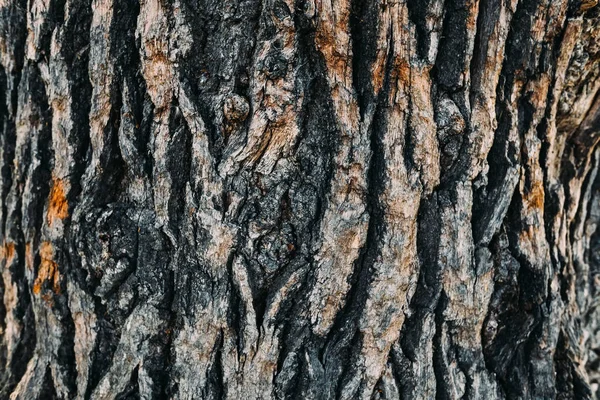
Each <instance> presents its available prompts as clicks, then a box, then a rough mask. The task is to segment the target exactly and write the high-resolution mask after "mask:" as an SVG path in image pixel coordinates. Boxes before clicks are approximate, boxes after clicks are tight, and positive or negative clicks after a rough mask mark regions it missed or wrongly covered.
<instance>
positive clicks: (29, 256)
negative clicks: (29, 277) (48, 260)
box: [25, 242, 33, 270]
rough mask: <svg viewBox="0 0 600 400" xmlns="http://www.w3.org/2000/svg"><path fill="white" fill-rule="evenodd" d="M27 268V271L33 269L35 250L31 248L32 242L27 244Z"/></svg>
mask: <svg viewBox="0 0 600 400" xmlns="http://www.w3.org/2000/svg"><path fill="white" fill-rule="evenodd" d="M25 266H26V267H27V269H29V270H32V269H33V249H32V248H31V242H27V243H26V244H25Z"/></svg>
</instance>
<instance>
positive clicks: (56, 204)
mask: <svg viewBox="0 0 600 400" xmlns="http://www.w3.org/2000/svg"><path fill="white" fill-rule="evenodd" d="M68 216H69V204H68V203H67V197H66V195H65V186H64V181H63V180H62V179H56V178H54V179H53V180H52V190H50V198H49V201H48V225H52V223H53V222H54V220H55V219H57V218H58V219H61V220H62V219H65V218H67V217H68Z"/></svg>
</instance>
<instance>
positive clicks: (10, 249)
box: [2, 242, 15, 265]
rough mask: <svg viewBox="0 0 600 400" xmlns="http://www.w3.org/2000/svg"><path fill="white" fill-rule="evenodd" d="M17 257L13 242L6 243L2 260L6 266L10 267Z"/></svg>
mask: <svg viewBox="0 0 600 400" xmlns="http://www.w3.org/2000/svg"><path fill="white" fill-rule="evenodd" d="M14 257H15V244H14V243H12V242H9V243H4V247H3V248H2V258H3V259H4V261H5V264H4V265H10V264H11V263H12V261H13V259H14Z"/></svg>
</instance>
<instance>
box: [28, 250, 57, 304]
mask: <svg viewBox="0 0 600 400" xmlns="http://www.w3.org/2000/svg"><path fill="white" fill-rule="evenodd" d="M53 255H54V250H53V248H52V244H51V243H50V242H42V244H41V246H40V259H41V262H40V269H39V271H38V275H37V278H36V279H35V282H34V283H33V293H34V294H40V292H41V290H42V285H43V284H44V282H46V281H50V280H51V281H52V289H53V290H54V293H57V294H58V293H60V274H59V272H58V264H57V263H56V262H54V260H53Z"/></svg>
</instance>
